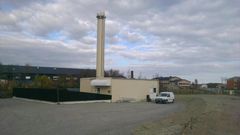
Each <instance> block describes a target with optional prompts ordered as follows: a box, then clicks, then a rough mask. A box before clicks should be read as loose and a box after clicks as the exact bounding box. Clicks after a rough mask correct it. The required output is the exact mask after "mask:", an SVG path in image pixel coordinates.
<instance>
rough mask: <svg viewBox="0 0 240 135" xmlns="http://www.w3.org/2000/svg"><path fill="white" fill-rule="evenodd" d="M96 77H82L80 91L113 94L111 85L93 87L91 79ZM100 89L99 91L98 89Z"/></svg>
mask: <svg viewBox="0 0 240 135" xmlns="http://www.w3.org/2000/svg"><path fill="white" fill-rule="evenodd" d="M94 79H96V78H81V79H80V91H81V92H88V93H99V94H107V95H111V87H93V86H91V81H92V80H94ZM98 89H99V91H98Z"/></svg>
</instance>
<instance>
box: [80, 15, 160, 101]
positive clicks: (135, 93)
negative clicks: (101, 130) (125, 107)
mask: <svg viewBox="0 0 240 135" xmlns="http://www.w3.org/2000/svg"><path fill="white" fill-rule="evenodd" d="M105 19H106V16H105V14H104V12H100V13H98V14H97V57H96V61H97V62H96V78H82V79H80V91H81V92H88V93H99V94H108V95H111V96H112V102H118V101H120V102H121V101H140V100H145V99H146V96H147V95H148V94H150V93H149V92H150V91H154V92H155V93H156V92H157V91H158V88H159V83H158V80H136V79H116V78H106V77H104V41H105V40H104V39H105Z"/></svg>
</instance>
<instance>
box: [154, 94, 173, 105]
mask: <svg viewBox="0 0 240 135" xmlns="http://www.w3.org/2000/svg"><path fill="white" fill-rule="evenodd" d="M174 100H175V97H174V94H173V92H161V93H160V94H159V96H157V97H156V98H155V103H174Z"/></svg>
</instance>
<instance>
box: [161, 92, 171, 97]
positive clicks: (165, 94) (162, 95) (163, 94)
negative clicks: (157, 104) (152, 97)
mask: <svg viewBox="0 0 240 135" xmlns="http://www.w3.org/2000/svg"><path fill="white" fill-rule="evenodd" d="M160 96H161V97H167V96H169V94H167V93H161V94H160Z"/></svg>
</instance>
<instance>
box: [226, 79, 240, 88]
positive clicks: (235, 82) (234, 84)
mask: <svg viewBox="0 0 240 135" xmlns="http://www.w3.org/2000/svg"><path fill="white" fill-rule="evenodd" d="M227 89H228V90H240V78H232V79H228V80H227Z"/></svg>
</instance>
